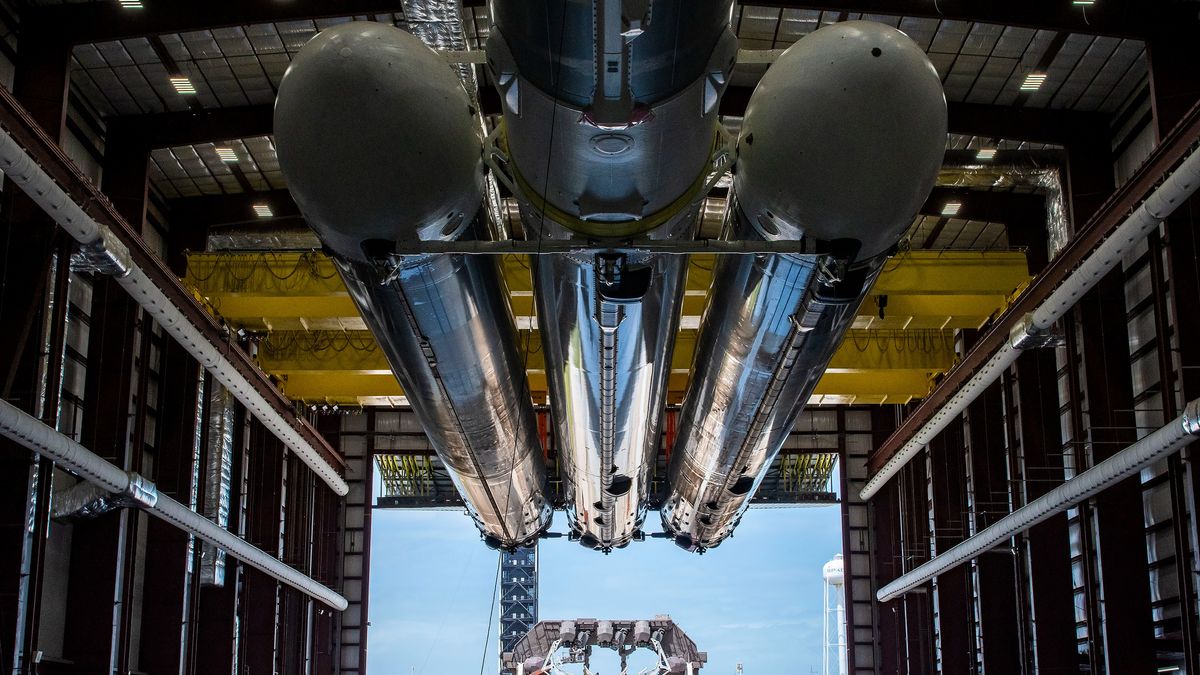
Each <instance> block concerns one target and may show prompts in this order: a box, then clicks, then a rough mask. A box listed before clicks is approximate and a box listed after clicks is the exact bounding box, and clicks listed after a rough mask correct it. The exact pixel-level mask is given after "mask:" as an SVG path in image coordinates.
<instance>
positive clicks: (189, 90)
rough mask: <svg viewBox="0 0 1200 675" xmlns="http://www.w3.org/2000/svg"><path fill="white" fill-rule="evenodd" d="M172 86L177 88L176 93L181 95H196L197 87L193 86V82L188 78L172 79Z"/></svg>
mask: <svg viewBox="0 0 1200 675" xmlns="http://www.w3.org/2000/svg"><path fill="white" fill-rule="evenodd" d="M171 86H172V87H175V91H177V92H178V93H180V94H194V93H196V86H195V85H193V84H192V81H191V80H189V79H188V78H186V77H172V78H171Z"/></svg>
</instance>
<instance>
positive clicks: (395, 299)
mask: <svg viewBox="0 0 1200 675" xmlns="http://www.w3.org/2000/svg"><path fill="white" fill-rule="evenodd" d="M335 260H336V262H337V267H338V270H339V271H340V272H341V274H342V278H343V279H344V280H345V281H346V287H347V288H348V289H350V295H351V296H352V297H353V298H354V301H355V303H356V304H358V306H359V308H360V309H361V310H362V314H363V317H364V319H365V321H366V322H367V325H368V326H369V327H370V328H371V331H372V332H373V333H374V334H375V335H376V337H377V338H378V339H379V344H380V346H381V347H382V349H383V351H384V353H385V354H386V355H387V358H388V362H389V363H390V364H391V366H392V370H393V371H394V372H395V374H396V379H398V380H399V381H400V386H401V387H403V389H404V393H405V395H406V396H407V397H408V401H409V403H410V404H411V405H412V407H413V412H414V413H416V415H417V418H418V419H420V420H421V426H422V427H423V428H424V430H425V433H426V434H427V435H428V436H429V440H430V442H431V443H432V444H433V446H434V448H435V449H436V450H437V453H438V456H439V457H440V458H441V459H442V462H443V463H444V464H445V465H446V468H447V469H449V472H450V476H451V477H452V478H453V479H454V484H455V486H456V487H457V488H458V491H459V493H460V494H461V495H462V497H463V501H464V502H465V503H466V504H467V509H468V511H469V512H470V514H471V517H472V518H473V519H474V520H475V522H476V524H477V525H478V526H479V529H480V530H481V531H482V532H484V534H485V535H486V536H487V538H488V543H489V544H491V545H493V546H497V547H512V546H517V545H526V544H529V543H531V542H532V541H533V540H535V539H536V538H537V537H538V535H540V534H541V533H542V532H543V531H544V530H545V529H546V527H547V526H548V525H549V522H550V516H551V510H552V509H551V505H550V503H549V502H548V501H547V500H546V498H545V492H544V490H545V477H546V468H545V464H544V462H543V458H542V452H541V444H540V443H539V441H538V436H537V420H536V419H535V417H534V413H533V408H532V405H531V400H530V397H529V389H528V385H527V384H526V382H525V375H524V367H523V363H522V358H521V355H520V354H519V353H518V350H517V349H516V345H515V343H514V341H513V336H514V335H515V334H516V330H515V328H514V326H513V319H512V314H511V312H510V310H509V306H508V301H507V297H506V288H505V285H504V282H503V279H502V277H501V276H500V274H499V272H498V270H497V268H496V264H495V260H494V259H492V258H484V257H479V256H465V255H429V256H418V257H415V258H408V259H405V260H403V261H402V262H401V263H400V265H399V266H398V267H397V268H395V269H392V270H388V269H387V268H383V269H380V268H378V267H377V266H376V265H374V264H372V263H365V262H357V261H353V260H347V259H343V258H335ZM384 275H390V276H391V279H390V280H387V281H385V280H384V278H383V277H384Z"/></svg>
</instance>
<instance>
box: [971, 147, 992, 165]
mask: <svg viewBox="0 0 1200 675" xmlns="http://www.w3.org/2000/svg"><path fill="white" fill-rule="evenodd" d="M975 159H977V160H979V161H980V162H990V161H992V160H993V159H996V148H980V149H979V152H978V153H977V154H976V155H975Z"/></svg>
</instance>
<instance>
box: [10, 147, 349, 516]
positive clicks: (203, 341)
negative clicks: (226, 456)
mask: <svg viewBox="0 0 1200 675" xmlns="http://www.w3.org/2000/svg"><path fill="white" fill-rule="evenodd" d="M0 171H3V172H4V175H5V176H7V177H8V178H9V180H11V181H12V182H14V183H16V184H17V186H18V187H20V188H21V189H22V190H23V191H24V192H25V194H27V195H29V197H30V198H31V199H33V201H34V202H36V203H37V205H38V206H40V207H42V210H44V211H45V212H46V213H47V214H48V215H49V216H50V217H51V218H53V219H54V222H56V223H58V224H59V226H61V227H62V228H63V230H65V231H66V232H67V233H68V234H70V235H71V236H72V237H74V238H75V239H76V240H78V241H79V243H80V244H82V253H83V254H84V255H86V256H87V257H88V258H89V259H90V260H91V261H92V262H94V263H96V264H97V267H98V268H99V269H101V270H102V271H104V272H105V273H107V274H110V275H112V276H113V278H114V279H116V281H117V283H119V284H120V285H121V287H122V288H124V289H125V290H126V291H127V292H128V293H129V295H131V296H133V299H134V300H135V301H136V302H137V303H138V304H139V305H141V306H142V308H143V309H145V310H146V311H147V312H148V313H149V314H150V315H151V316H152V317H154V320H155V321H156V322H157V323H158V324H159V325H161V326H162V327H163V328H164V329H165V330H166V331H167V332H168V333H170V335H171V336H172V337H173V338H175V340H176V341H177V342H179V344H181V345H183V348H184V349H186V350H187V351H188V353H189V354H191V355H192V356H193V357H194V358H195V359H196V360H197V361H199V362H200V363H201V365H203V366H204V367H205V368H206V369H207V370H208V371H209V372H210V373H212V375H213V377H214V378H216V380H217V381H218V382H220V383H221V384H223V385H225V387H226V388H227V389H229V390H230V391H232V392H233V395H234V396H235V397H237V400H238V401H240V402H241V403H242V405H244V406H246V409H247V410H249V411H250V412H251V413H253V414H254V416H255V417H257V418H258V419H259V420H260V421H261V422H262V423H263V425H264V426H265V427H267V429H269V430H270V431H271V433H273V434H274V435H275V436H276V437H277V438H278V439H279V440H281V441H283V444H284V445H286V446H287V447H288V448H289V449H290V450H291V451H292V452H293V453H295V454H296V456H297V457H299V458H300V460H301V461H303V462H304V463H305V464H307V465H308V466H309V467H310V468H311V469H312V470H313V472H314V473H316V474H317V476H318V477H320V479H321V480H322V481H324V482H325V483H326V484H327V485H329V487H330V488H332V489H333V491H334V492H336V493H337V494H338V495H341V496H344V495H345V494H346V493H347V492H349V491H350V486H349V485H347V484H346V481H345V479H343V478H342V476H341V475H340V474H339V473H338V471H337V470H336V469H335V468H334V467H333V466H331V465H330V464H329V462H327V461H325V458H324V457H322V456H321V453H320V452H319V451H318V450H317V449H316V448H314V447H313V446H312V444H311V443H309V442H308V441H307V440H305V438H304V437H303V436H301V435H300V432H299V431H297V430H296V428H295V427H294V426H293V425H292V423H291V421H289V420H288V419H286V418H285V417H284V416H283V415H282V414H280V412H279V411H277V410H276V409H275V408H274V407H273V406H272V405H271V404H270V402H269V401H267V399H266V398H265V397H264V396H263V395H262V394H261V393H259V391H258V389H256V388H255V387H254V385H253V384H252V383H251V382H250V381H249V380H248V379H246V377H245V376H244V375H243V374H242V373H241V372H239V371H238V369H237V368H236V367H235V366H234V364H233V362H231V361H230V360H229V357H227V356H226V355H225V354H224V352H225V351H226V350H227V349H229V347H228V346H227V345H221V344H218V343H216V342H214V341H212V340H210V339H208V338H207V337H206V336H205V335H204V334H203V333H201V332H200V331H199V330H198V329H197V328H196V327H195V326H194V325H192V323H191V322H190V321H188V319H187V317H186V316H184V314H183V312H182V311H180V309H179V308H178V307H176V306H175V305H174V304H172V302H171V301H170V299H168V298H167V296H166V294H165V293H164V292H163V291H162V289H161V288H159V287H158V286H157V285H155V283H154V281H153V280H151V279H150V277H149V276H147V275H146V273H145V272H144V271H143V270H142V268H140V267H138V266H137V264H136V263H134V261H133V258H132V256H131V255H130V253H129V249H128V248H127V247H126V246H125V245H124V244H123V243H121V241H120V240H119V239H118V238H117V236H116V234H115V233H113V231H112V230H110V229H109V228H108V227H106V226H105V225H102V224H100V223H98V222H96V221H95V220H94V219H93V218H92V217H91V216H89V215H88V214H87V213H86V212H84V210H83V208H82V207H80V206H79V204H76V203H75V202H74V201H73V200H72V199H71V196H70V195H68V194H67V193H66V191H64V190H63V189H62V188H61V187H60V186H59V185H58V184H57V183H55V182H54V179H52V178H51V177H50V176H49V174H47V173H46V172H45V171H43V170H42V168H41V167H40V166H38V165H37V162H35V161H34V160H33V158H32V157H30V156H29V153H27V152H26V151H25V149H24V148H22V147H21V145H20V144H19V143H17V141H16V140H15V139H14V138H13V137H12V136H11V135H10V134H9V133H8V132H7V131H5V130H2V129H0Z"/></svg>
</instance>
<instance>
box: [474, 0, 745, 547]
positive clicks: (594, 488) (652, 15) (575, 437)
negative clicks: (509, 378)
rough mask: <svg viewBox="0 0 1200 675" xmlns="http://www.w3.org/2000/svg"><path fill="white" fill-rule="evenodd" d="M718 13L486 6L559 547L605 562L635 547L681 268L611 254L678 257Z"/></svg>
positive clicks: (714, 95) (701, 150) (674, 262)
mask: <svg viewBox="0 0 1200 675" xmlns="http://www.w3.org/2000/svg"><path fill="white" fill-rule="evenodd" d="M730 7H731V3H730V2H729V0H707V1H705V2H696V1H694V0H693V1H691V2H687V1H685V0H662V1H656V2H653V3H645V2H642V3H630V2H621V1H620V0H596V1H595V2H550V3H529V2H519V1H516V0H508V1H504V0H497V1H496V2H494V3H493V4H492V12H493V14H492V16H493V19H494V21H495V26H494V27H493V29H492V32H491V34H490V36H489V39H488V44H487V52H488V64H489V67H490V68H491V69H492V74H493V77H494V79H495V80H496V82H497V83H498V84H499V87H500V91H501V98H502V101H503V106H504V126H503V137H502V139H501V141H500V147H501V148H503V150H502V153H503V154H505V155H506V157H505V159H506V160H507V166H508V171H509V172H510V173H509V183H510V185H511V187H512V188H513V192H514V193H515V196H516V197H517V199H518V201H519V202H520V203H521V217H522V222H523V225H524V228H525V234H526V237H527V238H528V239H536V240H547V239H554V240H575V241H589V240H590V241H595V242H598V243H599V244H600V245H601V246H605V245H607V246H611V248H610V249H608V250H603V248H602V249H601V250H600V251H599V252H597V253H581V254H553V255H538V256H534V262H533V272H534V288H535V293H536V296H537V311H538V325H539V328H540V330H541V334H542V344H543V346H544V347H545V350H546V375H547V381H548V386H549V389H550V406H551V412H552V415H553V418H554V423H555V428H556V431H557V438H558V447H559V461H560V463H561V467H562V478H563V485H564V497H565V502H566V511H567V514H568V518H569V520H570V526H571V536H572V538H575V539H577V540H578V541H579V542H580V543H581V544H583V545H584V546H586V547H588V548H593V549H597V550H602V551H605V552H608V551H611V550H612V549H615V548H621V547H623V546H626V545H627V544H628V543H629V542H630V541H632V540H633V539H635V538H637V537H638V536H639V535H640V533H641V529H642V525H643V521H644V519H645V514H646V511H647V508H648V501H649V496H650V487H651V472H652V471H653V467H654V461H655V458H656V457H657V454H658V451H659V446H660V435H661V434H660V426H661V422H662V415H663V409H664V406H665V398H666V387H667V381H668V377H669V375H670V362H671V358H670V355H671V350H672V348H673V345H674V339H675V334H676V332H677V329H678V324H679V314H680V309H681V306H682V299H683V291H684V280H685V275H686V272H687V257H686V256H680V255H663V254H650V253H646V252H635V251H631V250H629V249H623V248H622V244H623V243H624V242H625V241H626V240H628V239H630V238H635V237H636V238H648V239H657V240H683V239H691V238H692V237H694V235H695V228H696V224H697V217H698V213H699V200H700V197H701V196H702V191H703V188H704V185H705V182H706V179H707V178H708V175H709V173H710V170H711V160H712V157H713V150H714V148H715V147H716V145H717V124H718V120H717V103H718V102H719V99H720V95H721V93H722V91H723V90H724V88H725V82H726V79H727V76H728V75H729V72H730V69H731V68H732V66H733V62H734V59H735V55H736V46H737V45H736V39H735V38H734V36H733V34H732V32H730V29H729V15H730Z"/></svg>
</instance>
